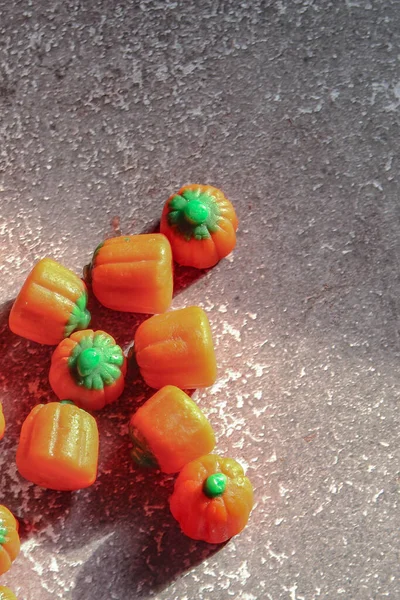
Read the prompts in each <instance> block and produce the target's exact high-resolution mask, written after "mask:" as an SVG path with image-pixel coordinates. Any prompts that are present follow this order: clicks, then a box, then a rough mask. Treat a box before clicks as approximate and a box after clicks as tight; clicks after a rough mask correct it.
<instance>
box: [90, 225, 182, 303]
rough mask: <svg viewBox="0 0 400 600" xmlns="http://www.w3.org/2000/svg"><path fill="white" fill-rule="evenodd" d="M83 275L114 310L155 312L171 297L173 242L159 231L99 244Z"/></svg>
mask: <svg viewBox="0 0 400 600" xmlns="http://www.w3.org/2000/svg"><path fill="white" fill-rule="evenodd" d="M84 276H85V279H87V281H91V284H92V289H93V293H94V295H95V296H96V298H97V300H98V301H99V302H100V303H101V304H103V305H104V306H106V307H107V308H111V309H112V310H120V311H123V312H137V313H147V314H155V313H162V312H165V311H166V310H167V309H168V308H169V306H170V304H171V301H172V291H173V274H172V252H171V246H170V244H169V242H168V240H167V238H166V237H165V236H164V235H161V234H160V233H152V234H141V235H125V236H120V237H114V238H110V239H107V240H105V241H104V242H103V243H102V244H100V245H99V246H97V248H96V250H95V252H94V254H93V258H92V262H91V263H90V265H88V266H87V267H85V270H84Z"/></svg>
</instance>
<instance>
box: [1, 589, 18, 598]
mask: <svg viewBox="0 0 400 600" xmlns="http://www.w3.org/2000/svg"><path fill="white" fill-rule="evenodd" d="M0 600H17V596H16V595H15V594H14V593H13V592H12V591H11V590H10V588H8V587H4V586H3V585H0Z"/></svg>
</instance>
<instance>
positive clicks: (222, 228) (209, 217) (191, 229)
mask: <svg viewBox="0 0 400 600" xmlns="http://www.w3.org/2000/svg"><path fill="white" fill-rule="evenodd" d="M237 228H238V220H237V217H236V213H235V209H234V208H233V206H232V204H231V203H230V202H229V200H227V198H225V196H224V194H223V192H221V190H219V189H218V188H215V187H213V186H211V185H200V184H191V185H185V186H183V187H182V188H181V189H180V190H179V192H178V193H177V194H173V195H172V196H171V197H170V198H169V199H168V200H167V202H166V204H165V206H164V210H163V213H162V217H161V224H160V231H161V233H164V234H165V235H166V236H167V238H168V239H169V241H170V244H171V248H172V254H173V257H174V260H176V262H177V263H179V264H180V265H186V266H192V267H197V268H198V269H206V268H208V267H212V266H214V265H215V264H216V263H217V262H218V261H219V260H221V258H223V257H224V256H227V255H228V254H229V253H230V252H231V251H232V250H233V248H234V247H235V245H236V230H237Z"/></svg>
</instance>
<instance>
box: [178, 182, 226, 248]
mask: <svg viewBox="0 0 400 600" xmlns="http://www.w3.org/2000/svg"><path fill="white" fill-rule="evenodd" d="M219 219H220V209H219V206H218V202H217V201H216V199H215V197H214V196H213V195H212V194H209V193H206V192H204V193H202V192H201V191H200V189H197V190H196V189H195V190H191V189H185V190H183V191H182V194H181V195H180V194H176V195H175V196H173V197H172V198H171V200H170V201H169V204H168V223H169V225H170V227H173V228H174V229H175V231H176V232H177V233H178V234H179V235H181V236H182V237H183V238H185V239H186V240H188V241H189V240H191V239H193V238H194V239H196V240H206V239H209V238H210V237H211V234H212V233H215V232H216V231H217V230H218V221H219Z"/></svg>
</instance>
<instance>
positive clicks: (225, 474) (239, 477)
mask: <svg viewBox="0 0 400 600" xmlns="http://www.w3.org/2000/svg"><path fill="white" fill-rule="evenodd" d="M252 507H253V487H252V485H251V483H250V481H249V479H247V477H245V476H244V473H243V469H242V467H241V466H240V465H239V463H237V462H236V461H235V460H233V459H232V458H222V457H220V456H217V455H216V454H208V455H207V456H203V457H201V458H199V459H198V460H194V461H192V462H190V463H189V464H187V465H186V466H185V467H184V468H183V469H182V471H181V472H180V474H179V475H178V478H177V480H176V482H175V488H174V492H173V494H172V496H171V498H170V508H171V512H172V515H173V516H174V517H175V519H176V520H177V521H178V522H179V524H180V526H181V529H182V531H183V533H184V534H186V535H187V536H189V537H191V538H193V539H195V540H203V541H204V542H209V543H210V544H221V543H223V542H226V541H227V540H229V538H231V537H232V536H234V535H237V534H238V533H240V532H241V531H242V529H243V528H244V527H245V526H246V524H247V521H248V518H249V514H250V511H251V509H252Z"/></svg>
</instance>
